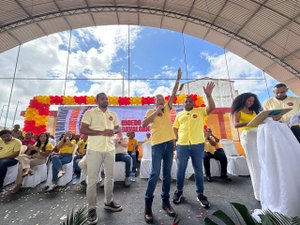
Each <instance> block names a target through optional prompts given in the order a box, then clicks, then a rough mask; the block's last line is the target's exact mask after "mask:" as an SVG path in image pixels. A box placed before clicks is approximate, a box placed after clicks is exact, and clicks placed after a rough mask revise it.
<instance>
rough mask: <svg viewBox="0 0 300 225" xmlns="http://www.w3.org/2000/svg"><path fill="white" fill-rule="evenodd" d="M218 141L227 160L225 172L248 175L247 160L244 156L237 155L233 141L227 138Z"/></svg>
mask: <svg viewBox="0 0 300 225" xmlns="http://www.w3.org/2000/svg"><path fill="white" fill-rule="evenodd" d="M220 143H221V145H222V146H223V149H224V152H225V154H226V156H227V160H228V165H227V172H228V173H229V174H231V175H235V176H248V175H249V169H248V165H247V161H246V159H245V157H244V156H239V154H238V151H237V149H236V147H235V144H234V142H233V141H232V140H229V139H221V141H220Z"/></svg>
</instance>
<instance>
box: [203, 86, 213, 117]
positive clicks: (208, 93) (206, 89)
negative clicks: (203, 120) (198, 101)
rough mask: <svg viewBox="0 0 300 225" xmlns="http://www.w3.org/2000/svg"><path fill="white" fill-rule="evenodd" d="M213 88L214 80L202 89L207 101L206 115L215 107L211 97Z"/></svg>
mask: <svg viewBox="0 0 300 225" xmlns="http://www.w3.org/2000/svg"><path fill="white" fill-rule="evenodd" d="M214 88H215V83H214V82H208V83H207V85H206V87H203V91H204V93H205V95H206V98H207V102H208V106H207V108H206V113H207V115H208V114H210V113H211V112H212V111H213V110H214V109H215V108H216V105H215V101H214V99H213V97H212V92H213V90H214Z"/></svg>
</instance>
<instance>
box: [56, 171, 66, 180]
mask: <svg viewBox="0 0 300 225" xmlns="http://www.w3.org/2000/svg"><path fill="white" fill-rule="evenodd" d="M63 175H65V171H63V170H60V171H59V172H58V174H57V179H59V178H62V176H63Z"/></svg>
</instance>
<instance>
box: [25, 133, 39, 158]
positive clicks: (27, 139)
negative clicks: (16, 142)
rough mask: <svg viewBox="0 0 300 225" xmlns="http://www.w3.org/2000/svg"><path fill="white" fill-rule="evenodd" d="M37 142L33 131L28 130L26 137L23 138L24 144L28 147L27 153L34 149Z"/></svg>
mask: <svg viewBox="0 0 300 225" xmlns="http://www.w3.org/2000/svg"><path fill="white" fill-rule="evenodd" d="M35 144H36V140H35V139H34V138H33V133H32V132H31V131H28V132H26V134H25V137H24V139H23V140H22V145H25V146H26V147H27V150H26V151H25V154H27V152H28V151H30V150H32V149H33V147H34V145H35Z"/></svg>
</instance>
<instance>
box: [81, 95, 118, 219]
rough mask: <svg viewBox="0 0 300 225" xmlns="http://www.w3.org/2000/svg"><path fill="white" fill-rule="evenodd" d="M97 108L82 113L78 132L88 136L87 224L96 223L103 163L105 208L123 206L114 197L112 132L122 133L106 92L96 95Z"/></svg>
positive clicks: (113, 144) (116, 208)
mask: <svg viewBox="0 0 300 225" xmlns="http://www.w3.org/2000/svg"><path fill="white" fill-rule="evenodd" d="M96 101H97V105H98V107H95V108H92V109H90V110H88V111H86V112H85V113H84V115H83V118H82V121H81V127H80V133H81V134H85V135H88V144H87V152H86V162H87V176H88V180H87V189H86V195H87V203H88V217H87V222H88V224H96V223H97V221H98V217H97V211H96V210H97V207H96V206H97V186H96V184H97V179H98V176H99V172H100V168H101V166H102V165H103V166H104V171H105V181H104V198H105V199H104V208H105V209H107V210H110V211H112V212H119V211H121V210H122V206H121V205H119V204H117V203H116V202H114V200H113V185H114V163H115V143H114V139H113V136H114V133H118V132H121V130H120V128H119V120H118V118H117V114H116V113H115V112H113V111H111V110H109V109H108V98H107V96H106V94H105V93H99V94H97V96H96Z"/></svg>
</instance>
